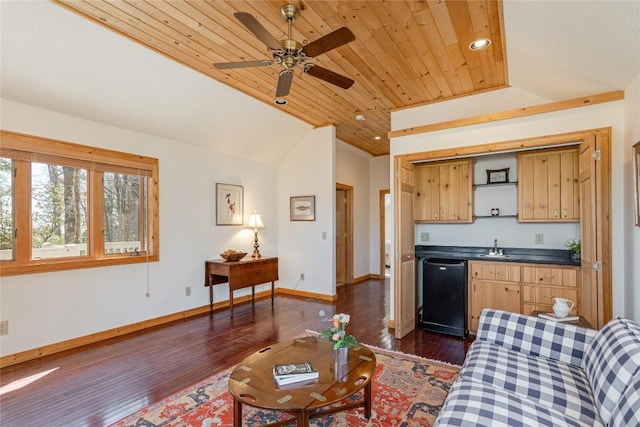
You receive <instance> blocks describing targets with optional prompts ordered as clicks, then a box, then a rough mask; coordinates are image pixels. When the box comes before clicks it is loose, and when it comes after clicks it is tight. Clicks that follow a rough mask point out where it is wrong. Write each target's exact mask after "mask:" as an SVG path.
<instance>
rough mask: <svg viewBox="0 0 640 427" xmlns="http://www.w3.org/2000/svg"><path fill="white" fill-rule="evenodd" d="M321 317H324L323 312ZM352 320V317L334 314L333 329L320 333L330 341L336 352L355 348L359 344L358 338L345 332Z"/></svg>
mask: <svg viewBox="0 0 640 427" xmlns="http://www.w3.org/2000/svg"><path fill="white" fill-rule="evenodd" d="M320 315H321V316H324V312H322V311H321V312H320ZM350 320H351V316H349V315H348V314H344V313H340V314H334V315H333V318H332V322H333V323H332V325H331V327H330V328H329V329H325V330H324V331H322V332H320V336H321V337H323V338H325V339H326V340H328V341H330V342H331V343H332V344H333V349H334V350H337V349H339V348H345V347H353V346H355V345H356V344H358V342H357V341H356V338H355V337H354V336H353V335H347V332H346V331H345V330H346V329H347V325H348V324H349V321H350Z"/></svg>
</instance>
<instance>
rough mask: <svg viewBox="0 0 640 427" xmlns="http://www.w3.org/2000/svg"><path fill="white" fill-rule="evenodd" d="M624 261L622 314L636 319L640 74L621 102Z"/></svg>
mask: <svg viewBox="0 0 640 427" xmlns="http://www.w3.org/2000/svg"><path fill="white" fill-rule="evenodd" d="M624 117H625V130H624V141H625V143H624V147H623V149H624V160H623V161H624V165H622V167H621V168H620V169H622V171H623V173H624V188H625V190H624V194H625V195H626V197H625V199H624V209H625V212H626V213H627V215H625V217H624V221H623V223H624V236H625V242H624V257H625V266H626V268H625V286H626V292H625V313H626V315H627V317H630V318H634V319H636V320H638V319H640V227H636V226H634V224H635V207H634V206H633V203H634V198H633V194H634V193H633V192H634V182H633V173H634V171H633V156H632V153H633V149H632V147H633V144H635V143H636V142H638V141H640V74H638V76H636V78H635V79H634V80H633V81H632V82H631V84H630V85H629V87H628V88H627V89H626V90H625V100H624Z"/></svg>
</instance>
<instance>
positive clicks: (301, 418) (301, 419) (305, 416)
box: [298, 409, 309, 427]
mask: <svg viewBox="0 0 640 427" xmlns="http://www.w3.org/2000/svg"><path fill="white" fill-rule="evenodd" d="M298 427H309V412H307V411H305V410H304V409H303V410H302V411H300V412H299V413H298Z"/></svg>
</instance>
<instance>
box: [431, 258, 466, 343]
mask: <svg viewBox="0 0 640 427" xmlns="http://www.w3.org/2000/svg"><path fill="white" fill-rule="evenodd" d="M422 269H423V270H422V321H421V323H422V329H424V330H426V331H432V332H440V333H443V334H447V335H455V336H457V337H462V338H464V337H465V336H466V334H467V322H466V310H467V262H466V261H459V260H446V259H425V260H424V261H423V266H422Z"/></svg>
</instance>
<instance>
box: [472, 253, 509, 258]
mask: <svg viewBox="0 0 640 427" xmlns="http://www.w3.org/2000/svg"><path fill="white" fill-rule="evenodd" d="M478 256H480V257H483V258H498V259H504V258H511V255H504V254H478Z"/></svg>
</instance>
